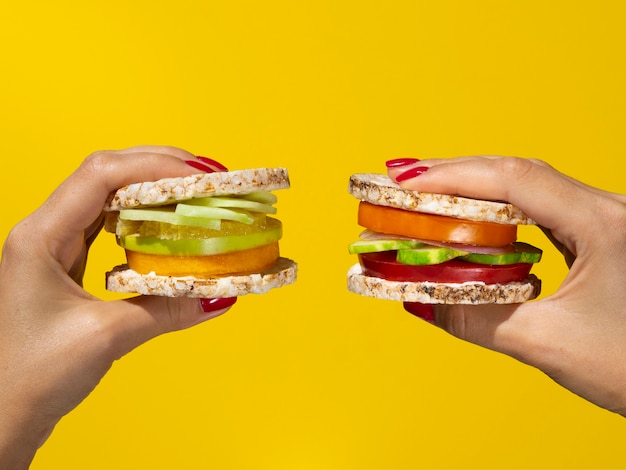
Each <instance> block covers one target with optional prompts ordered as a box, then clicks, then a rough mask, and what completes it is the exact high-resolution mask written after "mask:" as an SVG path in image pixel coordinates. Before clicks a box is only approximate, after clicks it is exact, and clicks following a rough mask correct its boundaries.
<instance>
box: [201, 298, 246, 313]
mask: <svg viewBox="0 0 626 470" xmlns="http://www.w3.org/2000/svg"><path fill="white" fill-rule="evenodd" d="M235 302H237V297H221V298H217V299H200V307H202V311H203V312H204V313H209V312H215V311H216V310H222V309H225V308H228V307H230V306H232V305H234V304H235Z"/></svg>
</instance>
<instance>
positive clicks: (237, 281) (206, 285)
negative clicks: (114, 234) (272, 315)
mask: <svg viewBox="0 0 626 470" xmlns="http://www.w3.org/2000/svg"><path fill="white" fill-rule="evenodd" d="M296 274H297V264H296V263H295V261H292V260H290V259H287V258H279V259H278V261H277V263H276V264H275V265H274V266H273V267H272V268H270V269H267V270H266V271H263V272H261V273H255V274H244V275H235V276H228V277H215V278H208V279H200V278H195V277H192V276H188V277H172V276H158V275H156V274H154V273H151V274H139V273H138V272H136V271H134V270H132V269H129V268H128V266H127V265H125V264H123V265H120V266H117V267H115V268H114V269H113V270H112V271H110V272H108V273H107V274H106V281H107V282H106V288H107V290H110V291H113V292H128V293H137V294H143V295H159V296H165V297H194V298H218V297H237V296H241V295H245V294H264V293H266V292H267V291H269V290H270V289H275V288H278V287H282V286H284V285H287V284H292V283H293V282H295V280H296Z"/></svg>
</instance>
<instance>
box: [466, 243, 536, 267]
mask: <svg viewBox="0 0 626 470" xmlns="http://www.w3.org/2000/svg"><path fill="white" fill-rule="evenodd" d="M511 247H512V249H511V251H508V252H504V253H494V254H487V253H468V254H467V255H464V256H462V257H461V258H460V259H461V260H463V261H470V262H472V263H478V264H493V265H498V264H516V263H538V262H539V261H540V260H541V256H542V254H543V251H542V250H540V249H539V248H537V247H535V246H532V245H529V244H528V243H522V242H515V243H513V244H512V245H511Z"/></svg>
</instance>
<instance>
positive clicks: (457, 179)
mask: <svg viewBox="0 0 626 470" xmlns="http://www.w3.org/2000/svg"><path fill="white" fill-rule="evenodd" d="M428 162H432V161H428ZM420 163H421V162H420ZM426 164H431V166H430V167H428V170H427V171H425V172H423V173H422V174H420V175H419V176H417V177H415V178H411V179H408V180H405V181H402V182H400V185H401V186H402V187H405V188H407V189H412V190H418V191H424V192H434V193H444V194H454V195H460V196H466V197H471V198H477V199H488V200H498V201H508V202H510V203H512V204H515V205H517V206H518V207H520V208H521V209H522V210H523V211H524V212H526V213H527V214H528V215H529V216H530V217H532V218H533V219H534V220H536V221H537V222H538V223H539V224H540V225H542V226H544V227H546V228H548V229H550V230H555V229H557V228H564V227H568V228H569V229H570V230H571V231H574V232H575V231H579V230H580V229H581V228H583V227H579V226H578V225H579V224H584V223H585V221H586V220H591V218H593V217H595V216H596V214H594V213H593V211H594V207H593V204H590V203H589V202H590V199H589V191H588V190H587V188H586V187H584V186H582V185H579V184H575V183H574V182H573V181H572V180H571V179H570V178H568V177H565V176H564V175H563V174H561V173H559V172H558V171H556V170H555V169H553V168H552V167H550V166H549V165H547V164H545V163H542V162H537V161H534V160H527V159H521V158H516V157H501V158H496V157H478V158H461V159H450V160H440V161H437V162H436V163H426ZM573 213H576V214H578V217H575V218H574V217H572V214H573ZM568 235H572V234H571V233H569V234H568ZM559 238H561V237H559ZM568 248H570V247H568Z"/></svg>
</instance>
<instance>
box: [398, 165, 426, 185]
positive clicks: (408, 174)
mask: <svg viewBox="0 0 626 470" xmlns="http://www.w3.org/2000/svg"><path fill="white" fill-rule="evenodd" d="M428 168H429V167H427V166H417V167H415V168H410V169H408V170H406V171H405V172H404V173H400V174H399V175H398V176H397V177H396V181H397V182H398V183H399V182H400V181H406V180H409V179H411V178H415V177H416V176H419V175H421V174H422V173H426V172H427V171H428Z"/></svg>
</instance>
